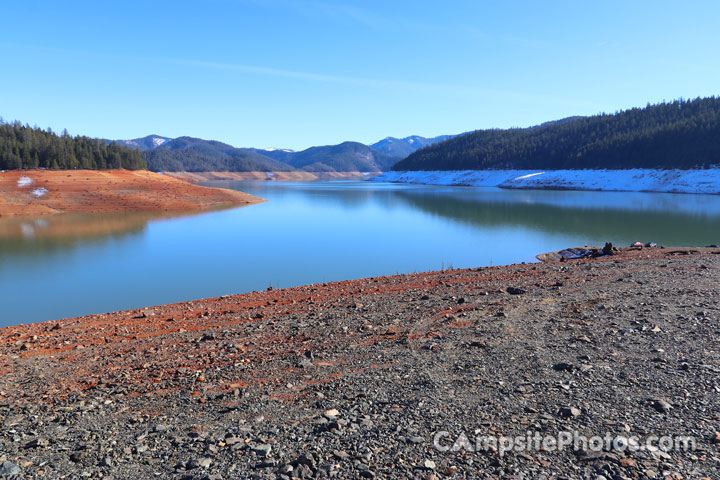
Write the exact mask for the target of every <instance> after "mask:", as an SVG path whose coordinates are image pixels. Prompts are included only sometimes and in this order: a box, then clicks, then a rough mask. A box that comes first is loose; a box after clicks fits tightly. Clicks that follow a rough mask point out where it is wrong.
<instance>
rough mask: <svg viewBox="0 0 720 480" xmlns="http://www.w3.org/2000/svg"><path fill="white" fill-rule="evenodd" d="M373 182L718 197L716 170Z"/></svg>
mask: <svg viewBox="0 0 720 480" xmlns="http://www.w3.org/2000/svg"><path fill="white" fill-rule="evenodd" d="M372 180H373V181H375V182H391V183H417V184H425V185H460V186H474V187H500V188H517V189H546V190H604V191H616V192H667V193H709V194H720V168H709V169H705V170H654V169H639V168H638V169H629V170H548V171H537V170H535V171H533V170H459V171H409V172H386V173H383V174H382V175H378V176H377V177H374V178H373V179H372Z"/></svg>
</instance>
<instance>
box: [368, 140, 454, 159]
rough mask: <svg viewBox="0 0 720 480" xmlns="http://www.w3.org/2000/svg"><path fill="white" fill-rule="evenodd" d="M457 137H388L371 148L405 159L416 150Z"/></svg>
mask: <svg viewBox="0 0 720 480" xmlns="http://www.w3.org/2000/svg"><path fill="white" fill-rule="evenodd" d="M455 136H456V135H440V136H438V137H432V138H425V137H421V136H419V135H411V136H409V137H405V138H395V137H386V138H384V139H382V140H380V141H379V142H377V143H373V144H372V145H370V146H371V147H372V148H374V149H375V150H378V151H380V152H382V153H384V154H386V155H390V156H391V157H395V158H405V157H407V156H408V155H410V154H411V153H413V152H414V151H416V150H419V149H421V148H423V147H427V146H428V145H432V144H433V143H437V142H442V141H443V140H447V139H448V138H452V137H455Z"/></svg>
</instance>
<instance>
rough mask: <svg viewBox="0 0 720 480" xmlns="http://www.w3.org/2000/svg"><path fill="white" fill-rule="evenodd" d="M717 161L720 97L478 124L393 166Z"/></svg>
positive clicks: (499, 166)
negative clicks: (534, 121) (526, 122)
mask: <svg viewBox="0 0 720 480" xmlns="http://www.w3.org/2000/svg"><path fill="white" fill-rule="evenodd" d="M718 164H720V98H717V97H710V98H703V99H700V98H698V99H695V100H690V101H685V100H682V99H680V100H676V101H674V102H672V103H662V104H659V105H648V106H647V107H646V108H634V109H632V110H626V111H622V112H618V113H615V114H603V115H596V116H592V117H573V118H568V119H564V120H563V121H557V122H548V123H545V124H542V125H539V126H536V127H531V128H515V129H509V130H478V131H475V132H472V133H468V134H465V135H462V136H459V137H455V138H452V139H450V140H447V141H445V142H442V143H438V144H435V145H431V146H428V147H425V148H423V149H421V150H418V151H417V152H415V153H413V154H411V155H410V156H408V157H407V158H406V159H404V160H401V161H400V162H398V163H397V164H396V165H395V166H394V167H393V170H398V171H403V170H492V169H521V170H522V169H547V170H553V169H599V168H606V169H622V168H682V169H686V168H694V167H706V166H709V165H718Z"/></svg>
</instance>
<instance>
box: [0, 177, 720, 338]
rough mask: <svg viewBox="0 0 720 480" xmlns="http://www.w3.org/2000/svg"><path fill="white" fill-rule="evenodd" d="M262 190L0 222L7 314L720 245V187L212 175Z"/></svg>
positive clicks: (3, 320)
mask: <svg viewBox="0 0 720 480" xmlns="http://www.w3.org/2000/svg"><path fill="white" fill-rule="evenodd" d="M212 185H216V186H223V187H226V188H237V189H239V190H243V191H246V192H249V193H252V194H254V195H258V196H260V197H263V198H266V199H267V200H268V202H266V203H263V204H259V205H253V206H249V207H243V208H236V209H231V210H224V211H217V212H212V213H204V214H197V215H186V216H176V217H164V218H158V217H156V216H153V215H149V214H137V213H135V214H116V215H92V216H88V215H85V216H82V215H61V216H52V217H43V218H41V219H2V220H0V325H1V326H7V325H14V324H21V323H29V322H37V321H42V320H50V319H56V318H65V317H73V316H79V315H85V314H91V313H102V312H109V311H114V310H120V309H128V308H136V307H143V306H150V305H158V304H164V303H172V302H179V301H185V300H192V299H197V298H204V297H214V296H220V295H224V294H233V293H242V292H248V291H253V290H264V289H266V288H267V287H268V286H273V287H274V288H278V287H289V286H294V285H300V284H308V283H317V282H326V281H333V280H344V279H350V278H361V277H368V276H375V275H386V274H395V273H408V272H419V271H425V270H439V269H441V268H448V267H456V268H460V267H475V266H485V265H499V264H507V263H513V262H521V261H525V262H530V261H534V256H535V255H536V254H538V253H542V252H546V251H551V250H558V249H560V248H564V247H568V246H578V245H580V246H582V245H586V244H591V245H602V244H603V243H604V242H606V241H611V242H614V243H616V244H620V245H626V244H629V243H631V242H634V241H642V242H648V241H655V242H657V243H660V244H665V245H707V244H711V243H720V196H711V195H672V194H649V193H612V192H606V193H602V192H550V191H519V190H514V191H513V190H501V189H495V188H472V187H432V186H414V185H398V184H380V183H369V182H330V183H283V182H242V183H219V182H216V183H213V184H212Z"/></svg>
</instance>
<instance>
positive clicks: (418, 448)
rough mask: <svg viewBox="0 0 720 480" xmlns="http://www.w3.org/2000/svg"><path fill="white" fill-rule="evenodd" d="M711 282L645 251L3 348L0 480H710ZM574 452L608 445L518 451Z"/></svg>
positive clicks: (94, 324) (142, 322) (710, 252)
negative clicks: (565, 441)
mask: <svg viewBox="0 0 720 480" xmlns="http://www.w3.org/2000/svg"><path fill="white" fill-rule="evenodd" d="M719 282H720V250H719V249H709V248H708V249H698V248H684V249H676V248H673V249H671V248H666V249H662V248H652V249H644V250H641V251H630V250H624V251H621V252H618V253H617V254H616V255H614V256H611V257H605V258H598V259H587V260H577V261H567V262H557V263H547V264H522V265H511V266H505V267H493V268H480V269H470V270H451V271H445V272H432V273H421V274H413V275H400V276H394V277H382V278H374V279H363V280H356V281H347V282H339V283H331V284H322V285H310V286H305V287H298V288H292V289H286V290H275V291H267V292H255V293H250V294H245V295H239V296H228V297H223V298H216V299H208V300H198V301H192V302H187V303H182V304H175V305H167V306H161V307H153V308H147V309H142V310H132V311H126V312H117V313H110V314H106V315H95V316H89V317H83V318H77V319H71V320H61V321H55V322H47V323H41V324H33V325H25V326H18V327H10V328H5V329H2V330H0V338H1V339H2V341H1V342H0V421H1V422H2V429H1V430H0V478H68V479H70V478H105V479H109V478H114V479H151V478H161V479H164V478H181V479H236V478H237V479H244V478H257V479H286V478H338V479H346V478H347V479H355V478H391V479H394V478H403V479H406V478H407V479H410V478H424V479H431V478H435V479H444V478H489V479H528V480H529V479H548V480H549V479H593V480H603V479H606V480H616V479H651V478H658V479H659V478H664V479H674V480H680V479H700V478H708V479H718V478H720V433H719V432H720V341H719V339H720V303H719V302H718V285H719V284H720V283H719ZM39 301H41V299H39ZM568 434H572V435H573V436H574V437H576V438H577V439H582V438H586V439H592V438H593V437H602V438H608V439H612V440H613V441H612V442H611V443H612V444H610V445H608V444H603V445H602V446H600V447H599V448H595V447H598V445H590V444H583V442H582V441H578V442H574V443H577V444H576V445H569V446H565V447H564V448H562V449H559V448H553V447H552V445H551V441H549V440H548V441H547V443H545V444H544V447H543V446H542V445H531V446H530V447H529V448H528V447H527V446H525V447H522V448H521V447H520V446H519V440H520V438H515V437H521V438H525V439H527V437H528V436H530V437H531V438H532V437H537V438H540V439H543V441H545V440H546V439H547V438H551V439H553V438H566V437H564V436H565V435H568ZM500 437H503V438H500ZM650 437H658V438H660V437H663V438H669V439H671V440H667V441H666V443H665V444H664V445H663V448H657V442H656V443H655V444H654V445H653V444H649V443H648V442H649V438H650ZM680 437H690V438H691V439H692V440H693V443H694V445H693V448H683V445H680V442H679V441H678V442H676V443H673V444H672V448H665V447H667V446H668V445H670V443H669V442H671V441H673V442H675V440H677V439H678V438H680ZM481 438H482V439H484V440H483V442H484V443H483V442H481V441H480V439H481ZM493 438H498V439H499V440H498V443H497V445H493V444H492V440H491V439H493ZM511 439H512V448H510V447H511V444H510V441H511ZM623 441H625V442H626V443H623ZM481 443H482V445H481ZM648 445H649V446H648ZM666 450H667V451H666Z"/></svg>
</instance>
